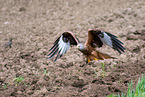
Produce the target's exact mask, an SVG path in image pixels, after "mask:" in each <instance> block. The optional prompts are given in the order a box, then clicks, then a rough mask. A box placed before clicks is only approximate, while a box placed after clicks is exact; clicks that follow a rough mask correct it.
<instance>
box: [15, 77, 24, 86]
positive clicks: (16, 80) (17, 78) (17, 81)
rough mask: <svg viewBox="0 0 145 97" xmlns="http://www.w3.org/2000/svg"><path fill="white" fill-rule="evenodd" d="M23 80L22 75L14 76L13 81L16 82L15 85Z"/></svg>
mask: <svg viewBox="0 0 145 97" xmlns="http://www.w3.org/2000/svg"><path fill="white" fill-rule="evenodd" d="M23 80H24V78H23V77H22V76H20V77H15V78H14V81H15V82H16V85H18V84H20V83H21V82H22V81H23Z"/></svg>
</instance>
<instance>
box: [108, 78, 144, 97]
mask: <svg viewBox="0 0 145 97" xmlns="http://www.w3.org/2000/svg"><path fill="white" fill-rule="evenodd" d="M107 97H145V77H143V76H142V78H141V79H140V78H139V80H138V83H137V85H136V88H135V89H133V82H132V81H131V83H130V84H129V85H128V91H127V94H124V93H122V94H121V95H119V94H118V95H115V94H111V95H109V96H107Z"/></svg>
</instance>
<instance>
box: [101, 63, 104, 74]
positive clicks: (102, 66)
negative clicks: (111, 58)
mask: <svg viewBox="0 0 145 97" xmlns="http://www.w3.org/2000/svg"><path fill="white" fill-rule="evenodd" d="M101 65H102V68H103V72H104V71H105V64H104V62H103V63H101Z"/></svg>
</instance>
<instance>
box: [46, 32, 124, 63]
mask: <svg viewBox="0 0 145 97" xmlns="http://www.w3.org/2000/svg"><path fill="white" fill-rule="evenodd" d="M104 44H106V45H108V46H110V47H111V48H113V49H114V50H117V51H118V52H119V53H120V54H121V53H122V52H124V51H125V48H124V47H123V46H122V45H123V43H122V42H121V41H120V40H118V39H117V36H115V35H113V34H111V33H109V32H105V31H102V30H100V29H89V30H88V39H87V41H86V43H85V44H83V43H81V42H80V41H79V39H78V38H77V37H76V36H75V35H74V34H73V33H72V32H70V31H67V32H63V33H62V34H61V36H59V37H58V38H57V39H56V41H55V42H54V43H53V46H52V47H51V49H50V50H49V54H48V55H47V56H48V59H51V58H53V57H54V56H55V55H57V56H56V58H55V60H54V62H55V61H56V60H57V59H58V58H61V57H62V56H63V55H64V54H65V53H66V52H67V51H68V49H69V47H70V46H72V45H75V46H77V49H78V50H79V51H80V52H82V53H83V54H84V55H85V57H86V58H87V61H86V62H87V63H89V62H90V61H93V60H104V59H110V58H114V57H111V56H109V55H107V54H104V53H101V52H99V51H97V50H96V48H97V47H98V48H100V47H102V46H103V45H104Z"/></svg>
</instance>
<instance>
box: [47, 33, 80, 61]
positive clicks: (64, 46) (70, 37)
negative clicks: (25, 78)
mask: <svg viewBox="0 0 145 97" xmlns="http://www.w3.org/2000/svg"><path fill="white" fill-rule="evenodd" d="M78 43H79V40H78V38H77V37H75V36H74V34H73V33H72V32H69V31H67V32H64V33H62V35H61V36H60V37H58V38H57V39H56V41H55V42H54V43H53V46H52V48H51V49H50V50H49V52H50V53H49V54H48V55H47V56H48V57H49V59H51V58H52V57H54V56H55V55H56V54H57V56H56V58H55V60H54V62H55V61H56V60H57V59H58V58H60V57H62V55H64V54H65V53H66V52H67V51H68V49H69V47H70V45H77V44H78Z"/></svg>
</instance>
